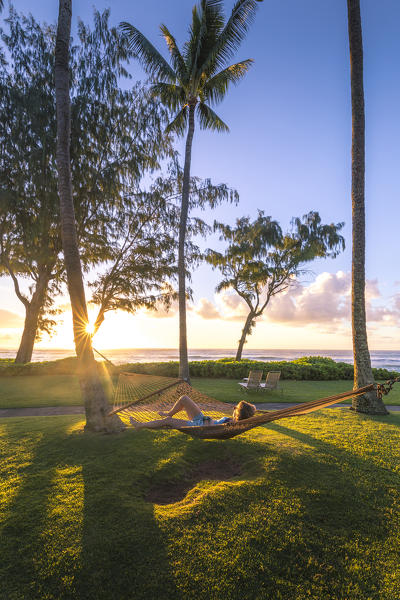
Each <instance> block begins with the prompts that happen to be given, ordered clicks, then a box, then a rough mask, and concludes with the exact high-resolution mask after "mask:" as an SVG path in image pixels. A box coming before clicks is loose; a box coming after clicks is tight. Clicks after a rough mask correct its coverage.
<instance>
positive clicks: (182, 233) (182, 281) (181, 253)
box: [178, 101, 196, 382]
mask: <svg viewBox="0 0 400 600" xmlns="http://www.w3.org/2000/svg"><path fill="white" fill-rule="evenodd" d="M195 107H196V102H195V101H193V102H191V103H189V129H188V134H187V138H186V149H185V167H184V170H183V185H182V205H181V218H180V223H179V247H178V288H179V289H178V303H179V377H181V378H182V379H185V381H188V382H190V374H189V360H188V349H187V331H186V274H185V267H186V264H185V262H186V261H185V239H186V225H187V219H188V210H189V192H190V189H189V186H190V163H191V157H192V142H193V134H194V110H195Z"/></svg>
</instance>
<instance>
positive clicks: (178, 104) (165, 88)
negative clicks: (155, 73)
mask: <svg viewBox="0 0 400 600" xmlns="http://www.w3.org/2000/svg"><path fill="white" fill-rule="evenodd" d="M150 93H151V95H152V96H157V97H158V98H160V100H161V102H162V103H163V104H165V105H166V106H168V108H170V109H171V110H172V111H175V110H178V109H181V108H182V107H183V106H184V105H185V104H186V92H185V90H184V89H183V87H181V86H179V85H175V84H174V83H163V82H160V83H154V84H153V85H152V86H151V87H150Z"/></svg>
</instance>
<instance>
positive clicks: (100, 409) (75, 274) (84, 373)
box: [55, 0, 122, 431]
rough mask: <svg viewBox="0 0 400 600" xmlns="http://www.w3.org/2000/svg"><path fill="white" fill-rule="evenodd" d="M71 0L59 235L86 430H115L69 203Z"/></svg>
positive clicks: (61, 90) (62, 56)
mask: <svg viewBox="0 0 400 600" xmlns="http://www.w3.org/2000/svg"><path fill="white" fill-rule="evenodd" d="M71 15H72V7H71V0H59V15H58V27H57V38H56V51H55V84H56V110H57V169H58V193H59V196H60V212H61V235H62V243H63V250H64V260H65V268H66V271H67V282H68V291H69V295H70V299H71V307H72V319H73V329H74V340H75V348H76V354H77V357H78V363H79V381H80V385H81V390H82V395H83V399H84V402H85V411H86V428H87V429H89V430H91V431H115V430H116V429H118V428H120V426H121V425H122V424H121V422H120V420H119V419H118V417H117V418H116V419H114V417H112V418H109V417H108V416H107V415H108V412H109V408H108V402H107V397H106V395H105V392H104V390H103V387H102V385H101V381H100V379H99V376H98V374H97V369H96V362H95V360H94V356H93V350H92V345H91V338H90V335H89V334H88V333H87V332H86V327H87V324H88V314H87V307H86V299H85V291H84V287H83V278H82V268H81V261H80V256H79V250H78V243H77V235H76V224H75V213H74V205H73V201H72V184H71V161H70V132H71V104H70V96H69V67H68V63H69V43H70V33H71Z"/></svg>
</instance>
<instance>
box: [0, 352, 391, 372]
mask: <svg viewBox="0 0 400 600" xmlns="http://www.w3.org/2000/svg"><path fill="white" fill-rule="evenodd" d="M99 351H100V352H101V353H102V354H103V355H104V356H106V357H107V358H108V359H109V360H111V361H112V362H114V363H115V364H123V363H129V362H153V361H155V362H167V361H169V360H178V350H177V349H171V348H145V349H143V348H142V349H140V348H132V349H125V348H124V349H120V350H115V349H113V350H103V349H102V348H99ZM235 353H236V350H232V349H228V348H224V349H207V348H205V349H204V348H202V349H195V350H189V360H207V359H209V360H217V359H219V358H225V357H232V358H234V356H235ZM15 354H16V350H0V358H14V357H15ZM74 354H75V353H74V351H73V350H34V352H33V357H32V360H33V361H43V360H57V359H59V358H65V357H67V356H74ZM301 356H329V357H331V358H333V360H336V361H338V362H346V363H352V362H353V354H352V351H351V350H318V349H317V350H270V349H267V350H250V349H246V350H245V352H244V353H243V358H249V359H255V360H264V361H279V360H293V359H295V358H300V357H301ZM98 358H99V357H98ZM371 362H372V366H373V367H381V368H384V369H389V370H391V371H400V350H372V351H371Z"/></svg>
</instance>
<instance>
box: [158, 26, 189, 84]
mask: <svg viewBox="0 0 400 600" xmlns="http://www.w3.org/2000/svg"><path fill="white" fill-rule="evenodd" d="M160 29H161V33H162V34H163V36H164V39H165V41H166V42H167V46H168V50H169V53H170V54H171V60H172V65H173V67H174V69H175V73H176V75H177V79H178V80H179V81H181V82H182V83H187V80H188V72H187V69H186V63H185V61H184V59H183V56H182V54H181V52H180V50H179V48H178V44H177V43H176V40H175V38H174V36H173V35H172V34H171V33H170V31H169V30H168V28H167V26H166V25H161V26H160Z"/></svg>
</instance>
